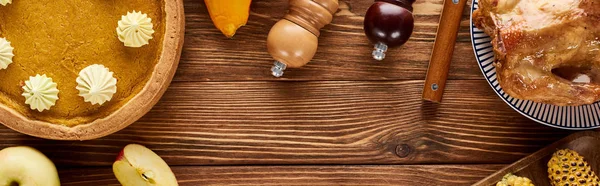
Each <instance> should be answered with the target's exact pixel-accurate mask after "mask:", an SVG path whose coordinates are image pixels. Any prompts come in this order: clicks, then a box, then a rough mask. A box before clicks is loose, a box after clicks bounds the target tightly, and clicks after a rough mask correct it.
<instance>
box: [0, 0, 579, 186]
mask: <svg viewBox="0 0 600 186" xmlns="http://www.w3.org/2000/svg"><path fill="white" fill-rule="evenodd" d="M371 3H372V1H371V0H343V1H340V8H341V10H339V11H338V12H337V13H336V16H335V17H334V20H333V22H332V24H330V25H328V26H326V27H324V28H323V29H322V30H321V31H322V35H321V39H320V46H319V51H318V52H317V55H316V56H315V58H314V60H313V61H312V62H311V63H309V64H308V65H307V66H305V67H304V68H301V69H289V70H286V75H285V78H280V79H276V78H273V77H272V76H271V74H270V71H269V69H270V67H271V65H272V60H271V57H270V56H269V55H268V53H267V52H266V43H265V41H266V37H267V33H268V30H269V28H270V27H271V26H272V25H273V24H274V23H275V22H276V21H277V20H279V19H280V18H281V17H282V16H283V15H284V14H285V13H286V9H287V1H286V0H254V2H253V4H252V12H251V17H250V21H249V23H248V25H247V26H245V27H242V28H241V29H240V30H239V31H238V34H237V35H236V36H235V37H234V38H233V39H226V38H225V36H223V35H222V34H221V33H220V32H219V31H218V30H217V29H216V28H214V26H213V25H212V22H211V21H210V19H209V16H208V14H207V11H206V8H205V7H204V3H203V1H201V0H185V11H186V21H187V24H186V39H185V44H184V49H183V50H184V52H183V55H182V61H181V63H180V65H179V68H178V71H177V73H176V77H175V78H174V79H175V82H173V83H172V84H171V87H170V88H169V89H168V90H167V92H166V93H165V95H164V96H163V98H162V99H161V101H160V102H159V103H158V104H157V105H156V106H155V107H154V108H153V109H152V110H151V111H150V113H148V114H147V115H146V116H144V117H143V118H142V119H141V120H140V121H138V122H136V123H134V124H133V125H131V126H130V127H128V128H126V129H124V130H122V131H120V132H117V133H115V134H113V135H110V136H107V137H104V138H100V139H97V140H92V141H75V142H66V141H50V140H42V139H37V138H33V137H29V136H25V135H23V134H19V133H17V132H14V131H11V130H10V129H8V128H6V127H0V137H1V140H0V148H4V147H8V146H15V145H29V146H33V147H35V148H38V149H39V150H41V151H42V152H43V153H45V154H47V155H48V156H49V157H50V158H51V159H52V160H53V161H54V162H55V163H56V164H57V165H58V166H59V167H68V168H61V171H60V174H61V175H62V181H63V182H64V183H65V185H95V183H99V185H105V184H114V183H115V181H114V178H113V176H112V174H111V173H110V166H111V164H112V162H113V161H114V159H115V157H116V155H117V153H118V152H119V151H120V149H121V148H123V147H124V146H125V145H127V144H129V143H139V144H143V145H146V146H147V147H149V148H151V149H152V150H154V151H155V152H156V153H157V154H159V155H160V156H162V157H163V158H164V159H165V160H166V161H167V163H169V164H170V165H172V166H174V171H175V173H176V174H177V176H178V177H179V178H180V181H182V185H202V184H215V185H221V184H231V185H235V184H238V185H242V184H260V183H264V184H271V185H279V184H299V185H319V184H321V185H342V184H350V185H353V184H354V183H356V184H363V185H385V184H387V185H468V184H472V183H475V182H477V181H478V180H479V179H481V178H484V177H486V176H487V175H489V174H491V173H492V172H494V171H496V170H499V169H500V168H502V167H503V166H502V165H506V164H511V163H513V162H514V161H516V160H518V159H520V158H522V157H525V156H527V155H529V154H530V153H532V152H535V151H537V150H539V149H541V148H543V147H544V146H546V145H548V144H550V143H552V142H554V141H556V140H558V139H560V138H562V137H564V136H566V135H568V134H569V133H570V132H569V131H564V130H558V129H552V128H550V127H546V126H543V125H540V124H537V123H535V122H533V121H530V120H528V119H527V118H525V117H523V116H521V115H519V114H518V113H517V112H515V111H513V110H512V109H511V108H510V107H508V106H507V105H506V104H505V103H504V102H502V100H501V99H500V98H499V97H498V96H497V95H496V94H495V93H494V92H493V91H492V89H491V88H490V87H489V85H488V83H487V82H486V81H485V80H484V79H483V76H482V75H481V72H480V70H479V68H478V67H477V64H476V61H475V58H474V55H473V51H472V48H471V44H470V40H469V34H468V24H469V22H468V12H467V10H468V9H469V8H465V12H464V16H463V20H462V22H461V29H460V31H459V34H458V40H457V43H456V49H455V51H454V57H453V63H452V65H451V68H450V74H449V79H450V80H449V81H448V83H447V86H446V93H445V95H444V103H442V104H433V103H428V102H423V101H422V100H421V93H422V92H421V91H422V88H423V84H424V81H423V80H424V78H425V73H426V69H427V64H428V61H429V56H430V54H431V49H432V46H433V41H434V37H435V32H436V29H437V21H438V20H439V14H440V12H441V8H442V0H418V1H417V2H416V3H415V5H414V12H415V15H416V17H415V19H416V25H415V32H414V34H413V36H412V38H411V40H410V41H409V42H408V43H407V44H406V45H404V46H403V47H400V48H397V49H392V50H391V51H389V52H388V57H387V58H386V60H385V61H383V62H376V61H374V60H372V59H371V55H370V52H371V44H369V43H368V41H367V39H366V38H365V37H364V35H363V31H362V17H363V15H364V13H365V12H366V10H367V8H368V6H370V4H371ZM468 4H470V2H469V3H468ZM450 164H451V165H450ZM489 164H494V165H489ZM238 180H241V181H238ZM425 183H428V184H425Z"/></svg>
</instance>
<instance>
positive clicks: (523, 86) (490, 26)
mask: <svg viewBox="0 0 600 186" xmlns="http://www.w3.org/2000/svg"><path fill="white" fill-rule="evenodd" d="M599 11H600V1H597V0H480V1H479V9H478V10H476V11H475V12H474V13H473V22H474V23H475V25H476V26H477V27H478V28H480V29H484V30H485V32H486V33H487V34H488V35H490V36H491V37H492V45H493V46H494V52H495V56H496V61H495V62H494V65H495V66H496V73H497V77H498V81H499V82H500V86H502V89H503V90H504V91H505V92H506V93H508V94H509V95H511V96H512V97H515V98H519V99H526V100H532V101H535V102H541V103H548V104H554V105H561V106H563V105H583V104H590V103H593V102H595V101H598V100H599V99H600V84H599V83H600V38H599V37H600V14H599ZM577 77H579V78H577ZM574 79H578V80H575V82H574V81H573V80H574Z"/></svg>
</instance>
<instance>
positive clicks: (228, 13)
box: [204, 0, 252, 38]
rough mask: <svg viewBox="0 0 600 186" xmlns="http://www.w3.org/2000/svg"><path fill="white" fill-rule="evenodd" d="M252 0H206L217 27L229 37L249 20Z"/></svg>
mask: <svg viewBox="0 0 600 186" xmlns="http://www.w3.org/2000/svg"><path fill="white" fill-rule="evenodd" d="M251 2H252V0H204V3H205V4H206V7H207V8H208V13H209V14H210V18H211V19H212V21H213V23H214V24H215V27H217V28H218V29H219V30H221V32H222V33H223V34H224V35H225V36H227V37H228V38H231V37H233V35H235V32H236V31H237V30H238V29H239V28H240V27H242V26H244V25H246V23H247V22H248V16H249V15H250V3H251Z"/></svg>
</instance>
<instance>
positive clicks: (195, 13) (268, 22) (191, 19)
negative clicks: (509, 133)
mask: <svg viewBox="0 0 600 186" xmlns="http://www.w3.org/2000/svg"><path fill="white" fill-rule="evenodd" d="M287 2H288V1H287V0H276V1H274V0H255V1H254V2H253V4H252V12H251V16H250V19H249V22H248V24H247V25H246V26H244V27H242V28H241V29H240V30H239V31H238V33H237V35H236V36H235V37H234V38H233V39H227V38H226V37H225V36H223V35H222V34H221V33H220V32H219V31H218V30H217V29H216V28H215V27H214V26H213V25H212V22H211V20H210V17H209V15H208V13H207V10H206V7H205V6H204V3H203V1H201V0H185V11H186V21H187V26H186V40H185V46H184V49H183V56H182V61H181V63H180V65H179V70H178V72H177V74H176V76H175V81H229V80H407V79H424V77H425V73H426V71H427V66H428V64H429V57H430V55H431V49H432V47H433V41H434V39H435V34H436V29H437V25H438V21H439V15H440V12H441V8H442V3H443V0H420V1H417V2H416V3H415V4H414V15H415V22H416V23H415V24H416V25H415V30H414V33H413V35H412V38H411V39H410V41H409V42H408V43H407V44H406V45H404V46H402V47H400V48H395V49H390V51H388V54H387V57H386V59H385V61H382V62H378V61H375V60H373V59H371V52H372V48H373V46H372V45H371V44H370V43H369V42H368V40H367V39H366V37H365V36H364V31H363V17H364V14H365V13H366V11H367V8H368V7H369V6H370V5H371V3H372V2H373V1H365V0H348V1H340V10H339V11H338V12H337V14H336V16H335V18H334V20H333V22H332V24H330V25H328V26H326V27H325V28H323V29H322V31H321V32H322V35H321V37H320V41H319V43H320V44H319V51H318V52H317V55H316V56H315V58H314V59H313V61H312V62H311V63H309V64H308V65H307V66H305V67H304V68H301V69H288V70H286V75H285V76H284V78H280V79H276V78H273V77H272V75H271V73H270V68H271V66H272V65H273V60H272V59H271V57H270V56H269V54H268V53H267V49H266V38H267V34H268V33H269V30H270V28H271V26H272V25H274V24H275V22H276V21H278V20H279V19H281V18H282V17H283V16H284V14H285V13H286V11H287V7H288V3H287ZM467 9H469V8H465V11H464V16H463V18H462V22H461V29H460V32H459V34H458V40H457V43H456V49H455V52H454V57H453V58H452V60H453V62H452V66H451V69H450V76H449V78H450V79H483V76H482V75H481V72H480V70H479V67H478V66H477V63H476V61H475V57H474V54H473V49H472V47H471V41H470V37H469V35H470V34H469V27H468V26H469V15H470V13H469V12H468V11H467Z"/></svg>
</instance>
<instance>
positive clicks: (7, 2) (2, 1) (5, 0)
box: [0, 0, 12, 6]
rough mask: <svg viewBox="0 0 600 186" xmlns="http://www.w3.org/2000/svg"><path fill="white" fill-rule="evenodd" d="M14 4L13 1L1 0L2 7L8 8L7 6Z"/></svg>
mask: <svg viewBox="0 0 600 186" xmlns="http://www.w3.org/2000/svg"><path fill="white" fill-rule="evenodd" d="M10 3H12V0H0V5H2V6H6V5H7V4H10Z"/></svg>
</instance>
